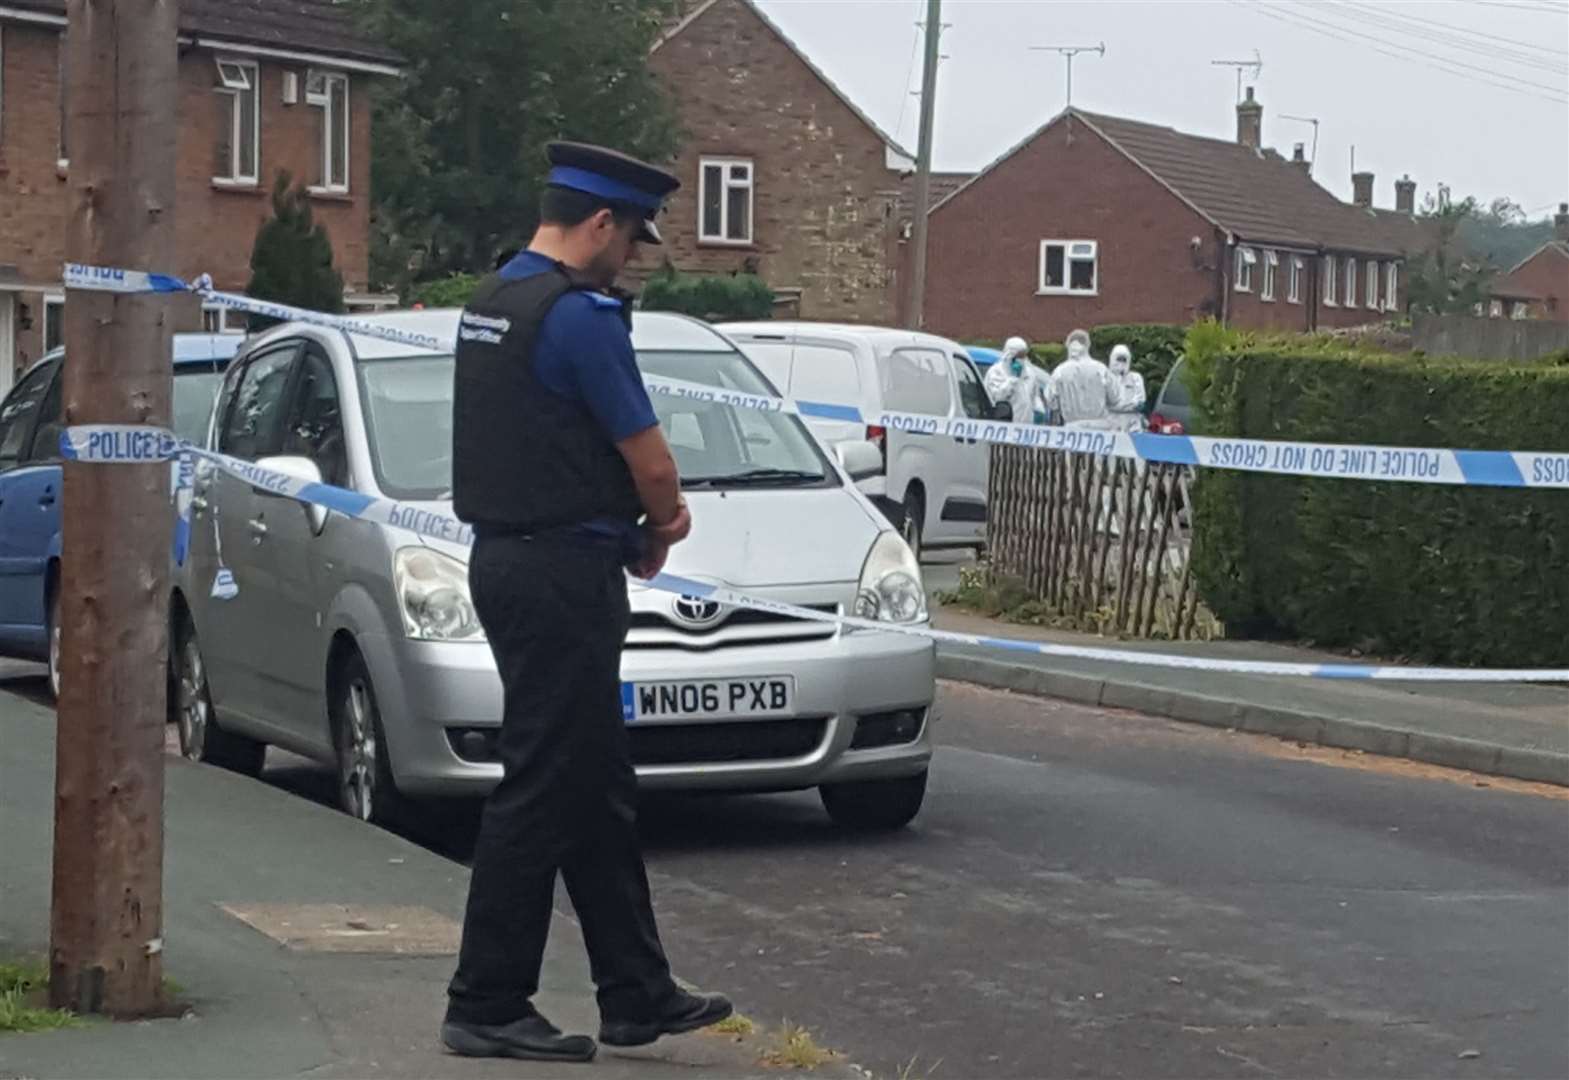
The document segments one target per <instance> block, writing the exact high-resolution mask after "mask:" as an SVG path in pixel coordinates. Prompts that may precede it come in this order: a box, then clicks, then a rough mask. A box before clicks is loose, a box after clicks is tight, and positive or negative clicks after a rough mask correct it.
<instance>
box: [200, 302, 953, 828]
mask: <svg viewBox="0 0 1569 1080" xmlns="http://www.w3.org/2000/svg"><path fill="white" fill-rule="evenodd" d="M457 317H458V315H457V312H455V311H445V312H406V313H399V314H394V315H386V316H379V317H377V319H376V321H378V322H381V323H384V324H386V325H392V326H398V327H402V328H405V329H408V330H413V331H416V332H418V333H423V334H427V335H431V336H433V337H435V338H436V339H437V340H440V341H450V340H452V339H453V338H454V336H455V332H456V327H457ZM633 340H634V343H635V345H636V347H637V351H638V360H639V363H640V364H641V365H642V367H643V370H644V371H645V372H647V373H650V374H655V375H662V376H665V377H668V378H673V379H683V380H687V381H690V382H698V383H705V384H708V385H711V386H717V387H724V388H728V389H733V390H737V391H742V392H746V393H763V394H771V393H774V392H775V390H774V388H773V387H772V386H771V385H770V384H769V383H768V382H767V380H765V379H764V378H763V376H762V375H761V374H759V373H758V371H757V370H756V369H755V368H754V367H753V366H752V364H751V363H750V362H749V361H748V360H747V359H746V358H745V357H744V356H743V355H742V354H741V353H740V352H739V351H737V350H736V348H735V347H734V346H733V345H731V343H730V342H729V341H728V340H726V339H725V338H724V337H723V336H721V335H720V334H719V333H717V332H716V331H715V330H713V329H712V328H711V327H709V326H707V325H705V324H703V323H700V322H697V321H695V320H691V319H685V318H682V317H679V316H674V315H662V314H652V313H639V314H638V315H637V317H636V320H635V322H634V328H633ZM452 368H453V358H452V356H451V354H450V353H444V354H439V355H432V354H430V353H429V352H427V351H421V350H419V349H416V348H410V347H407V346H402V345H394V344H389V343H387V342H386V341H382V340H380V339H375V338H367V337H361V336H357V335H356V336H350V335H347V334H344V333H341V332H339V331H334V330H325V329H321V328H318V327H312V326H305V325H297V324H294V325H286V326H282V327H279V328H277V329H275V330H272V331H270V332H269V333H267V334H265V335H263V336H261V337H258V338H256V339H255V340H253V341H252V342H249V343H247V346H246V349H245V351H244V352H243V353H242V354H241V355H240V356H239V357H237V358H236V359H235V360H234V362H233V363H232V365H231V366H230V368H229V373H228V376H227V378H226V379H225V382H224V386H223V389H222V391H221V393H220V394H219V395H218V398H217V401H216V402H215V405H214V412H213V417H212V422H211V425H210V428H209V434H208V439H209V445H211V446H213V447H215V448H216V449H218V450H219V451H222V452H223V453H225V454H228V455H231V456H233V457H235V458H240V459H243V460H245V461H251V462H255V463H257V464H259V465H263V466H266V467H268V468H271V469H274V470H277V471H279V472H284V473H288V474H290V475H293V476H299V477H304V478H307V479H309V480H313V481H315V480H320V481H324V482H325V483H327V484H332V485H336V486H339V487H342V488H347V489H350V490H351V491H353V492H356V493H359V494H360V495H365V496H382V497H387V498H392V499H398V500H402V501H404V502H407V503H409V504H412V505H414V506H415V507H417V508H420V509H425V510H429V511H433V512H436V513H441V514H450V513H451V501H450V500H451V491H450V484H451V447H452V374H453V373H452ZM654 403H655V408H656V410H657V411H658V414H659V419H660V423H661V424H662V426H663V428H664V431H665V434H666V437H667V438H668V440H669V442H670V445H671V448H672V450H673V451H674V454H675V457H676V461H677V463H678V465H679V466H680V469H681V473H682V476H683V478H684V486H685V489H686V492H687V497H688V501H689V502H690V504H691V507H692V517H693V521H694V525H693V530H692V534H691V537H690V539H688V541H687V542H686V543H684V544H681V545H680V546H678V547H677V548H675V549H674V551H673V553H672V556H671V560H670V565H669V567H667V569H668V570H669V571H670V572H671V573H674V574H680V575H682V576H685V577H688V578H694V579H698V580H702V581H705V582H710V583H718V584H723V585H726V586H730V587H732V588H734V589H738V590H743V591H746V592H750V593H753V594H756V595H759V596H763V597H767V598H770V599H773V600H778V601H786V602H788V603H790V604H794V605H798V606H801V607H805V608H811V609H814V610H816V611H820V612H832V613H840V612H843V613H854V614H857V615H860V616H863V617H867V618H872V619H876V620H880V621H888V622H890V623H904V624H910V625H924V623H925V622H926V619H927V612H926V602H925V594H924V590H923V588H922V583H921V579H920V569H919V567H918V566H917V565H916V563H915V560H914V559H913V557H912V556H911V553H910V550H909V548H908V547H907V546H906V545H905V543H904V541H903V540H901V539H900V538H899V536H898V535H897V534H896V533H894V532H892V531H890V529H889V526H888V524H887V522H886V520H885V519H884V518H883V516H882V515H881V514H879V513H878V512H877V510H876V509H875V508H873V507H872V505H871V504H870V503H868V502H867V500H866V499H865V497H864V496H862V495H861V494H860V493H858V492H857V491H856V490H855V487H854V485H853V484H852V483H851V482H850V480H849V472H850V471H856V470H859V469H861V468H865V467H868V466H869V465H871V464H875V463H876V461H877V459H878V454H877V450H876V448H875V447H873V446H871V445H869V444H859V443H849V444H844V445H840V446H838V447H835V448H833V449H832V451H825V449H824V448H823V447H822V446H820V445H819V444H818V443H817V442H816V441H815V440H814V439H813V438H812V436H811V435H810V434H809V433H808V432H807V430H806V428H805V427H804V426H803V425H802V424H801V423H800V422H799V421H798V420H796V419H795V418H793V417H790V416H788V415H783V414H774V413H766V412H759V411H755V410H745V409H736V408H732V407H731V406H729V405H724V404H717V403H712V402H703V401H698V400H695V399H692V398H681V397H674V396H664V395H656V396H655V402H654ZM517 467H518V468H527V467H528V463H527V462H518V463H517ZM847 470H848V471H847ZM353 501H354V500H353V499H352V498H348V499H345V500H343V501H340V503H339V509H328V508H324V507H322V506H316V505H306V504H304V503H300V502H297V501H294V500H292V499H289V498H284V497H280V496H278V495H277V494H275V493H273V492H271V491H268V490H266V489H264V488H259V487H253V486H252V485H251V484H249V483H247V482H245V481H243V480H240V479H237V478H236V477H235V476H233V475H231V474H229V473H225V472H222V471H220V470H218V469H216V468H214V467H213V466H211V465H210V464H203V465H201V466H199V467H198V470H197V476H196V484H195V492H194V496H193V507H194V515H195V518H194V525H193V529H192V538H191V553H190V557H189V559H188V560H187V562H186V564H185V566H184V567H183V568H182V570H181V571H180V577H179V579H178V583H177V584H178V588H177V592H176V596H175V602H174V606H173V609H172V615H171V618H172V619H173V626H172V628H171V635H172V636H171V642H172V644H171V653H172V657H173V662H172V665H171V667H172V679H173V685H172V687H171V692H172V694H173V698H172V700H173V702H174V709H173V711H174V713H175V717H176V720H177V722H178V725H179V732H180V744H181V747H182V749H183V751H184V753H185V755H186V756H187V757H189V758H191V759H193V760H197V761H205V762H211V763H214V764H217V765H222V766H225V767H228V768H231V769H236V770H239V771H242V772H248V773H253V774H254V773H255V772H258V771H259V770H260V768H261V765H262V760H263V756H264V754H265V749H266V747H267V745H269V744H271V745H276V746H280V747H284V748H287V749H289V750H292V751H294V752H296V753H300V754H304V755H307V756H309V757H313V758H317V759H319V760H321V761H323V762H330V763H332V764H333V765H335V766H336V768H337V774H338V779H339V792H340V800H341V803H342V805H343V808H344V809H345V810H346V811H348V812H349V813H351V814H354V815H356V816H358V817H360V818H363V819H366V820H376V821H381V820H385V819H386V818H387V817H388V816H389V815H390V814H392V813H393V812H394V811H395V809H396V807H397V804H398V803H399V801H400V800H401V799H404V798H406V797H408V796H462V795H480V794H483V793H484V792H486V791H487V790H489V788H490V787H491V786H492V785H493V784H494V783H495V782H496V781H497V779H498V778H499V777H500V775H501V766H500V764H499V762H498V759H497V756H496V738H497V734H498V725H499V723H500V719H501V682H500V679H499V678H498V676H497V674H496V669H495V664H494V662H493V660H492V659H491V654H490V649H489V648H488V647H487V645H486V643H485V640H484V637H483V631H482V630H481V628H480V625H479V621H478V619H477V618H476V616H475V613H474V608H473V606H472V604H471V603H470V599H469V591H468V572H467V565H466V559H467V555H468V552H467V549H466V548H464V547H461V546H459V545H455V544H451V543H444V542H441V541H439V540H434V539H429V538H425V537H421V536H419V535H416V534H415V533H412V532H408V531H404V530H402V529H399V528H394V527H391V526H387V525H381V524H377V523H373V522H370V521H366V520H363V519H359V518H355V517H350V516H347V515H346V513H345V512H344V511H352V509H353ZM359 501H361V502H363V500H359ZM628 587H629V589H630V590H631V602H632V628H631V631H630V633H629V635H628V638H627V643H626V652H625V658H624V660H623V663H622V678H623V680H624V685H623V689H622V701H623V708H624V713H625V719H626V723H627V725H628V727H629V729H630V733H631V744H632V751H633V756H634V760H635V763H636V765H637V771H638V775H639V777H640V778H641V780H642V782H643V783H644V784H645V785H646V786H649V787H653V786H660V787H681V788H710V789H731V790H748V791H783V790H791V789H802V788H810V787H817V788H820V789H821V794H822V799H823V803H824V805H825V806H826V808H827V810H828V812H829V813H830V815H831V816H832V817H833V818H834V819H835V820H836V821H839V822H841V823H844V824H847V825H852V826H857V827H871V828H897V827H899V826H902V825H904V824H905V823H907V822H908V821H910V819H911V818H913V817H914V816H915V814H916V813H917V812H918V811H919V809H920V805H921V800H922V797H923V795H924V792H925V789H926V775H927V765H928V762H929V761H930V758H931V753H932V743H931V735H930V719H931V708H932V699H933V696H934V692H935V683H934V676H933V648H932V645H931V644H930V643H929V642H928V641H924V640H922V639H920V638H917V637H912V636H909V635H903V634H897V633H889V632H880V631H875V630H855V629H844V628H841V627H840V626H838V625H837V624H834V623H828V622H818V621H810V620H804V619H799V618H789V617H783V616H781V615H778V614H774V613H770V612H764V611H759V610H753V609H743V608H731V607H726V606H720V605H717V604H714V603H712V602H710V601H706V600H703V599H701V598H696V597H681V596H675V595H671V594H668V593H664V592H660V591H656V590H653V589H650V588H648V587H646V586H644V585H642V584H641V583H639V582H636V581H630V582H629V586H628ZM539 677H540V678H541V679H548V678H550V677H551V673H550V672H548V671H541V672H540V673H539Z"/></svg>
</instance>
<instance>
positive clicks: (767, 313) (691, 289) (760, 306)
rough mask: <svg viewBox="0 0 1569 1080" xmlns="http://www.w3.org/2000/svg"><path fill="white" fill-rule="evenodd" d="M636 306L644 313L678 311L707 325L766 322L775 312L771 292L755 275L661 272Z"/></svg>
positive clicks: (646, 288) (648, 286)
mask: <svg viewBox="0 0 1569 1080" xmlns="http://www.w3.org/2000/svg"><path fill="white" fill-rule="evenodd" d="M639 306H640V307H642V308H643V309H644V310H646V311H678V312H681V313H682V314H684V315H693V316H696V317H697V318H699V319H707V320H709V321H710V322H723V321H726V320H744V319H767V318H770V317H772V315H773V312H774V291H773V290H772V289H770V288H769V287H768V285H767V284H766V283H765V282H764V281H763V279H762V278H760V277H758V276H757V275H756V274H734V275H730V274H721V275H713V276H706V277H705V276H700V275H696V274H681V273H675V272H672V271H664V272H661V273H658V274H655V275H654V276H653V277H651V278H649V279H648V282H647V284H645V285H644V286H643V293H642V296H641V297H640V298H639Z"/></svg>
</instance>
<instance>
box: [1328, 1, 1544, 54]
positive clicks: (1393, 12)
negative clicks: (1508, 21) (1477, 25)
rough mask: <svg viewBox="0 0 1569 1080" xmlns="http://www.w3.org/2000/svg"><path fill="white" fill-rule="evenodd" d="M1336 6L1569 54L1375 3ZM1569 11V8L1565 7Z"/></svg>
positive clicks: (1506, 42)
mask: <svg viewBox="0 0 1569 1080" xmlns="http://www.w3.org/2000/svg"><path fill="white" fill-rule="evenodd" d="M1335 6H1336V7H1349V8H1360V9H1361V10H1363V11H1365V12H1368V13H1369V14H1374V13H1376V14H1378V15H1380V16H1382V17H1384V18H1386V19H1394V20H1398V21H1400V22H1406V23H1412V24H1414V25H1417V26H1430V27H1432V28H1433V29H1435V30H1442V31H1449V32H1451V33H1454V34H1458V35H1461V36H1465V37H1476V38H1485V39H1486V40H1488V41H1496V42H1500V43H1501V44H1504V45H1515V46H1518V47H1520V48H1522V49H1532V50H1535V51H1537V52H1544V53H1550V54H1552V55H1554V56H1569V49H1557V48H1554V47H1553V46H1551V45H1538V44H1537V43H1536V42H1533V41H1521V40H1520V39H1519V38H1508V37H1501V36H1499V35H1498V34H1489V33H1487V32H1486V31H1485V30H1473V29H1471V28H1470V27H1469V26H1456V25H1455V24H1454V23H1445V22H1439V21H1438V20H1437V19H1424V18H1420V17H1419V16H1416V15H1404V14H1401V12H1400V11H1399V10H1398V9H1396V8H1392V7H1377V6H1375V5H1373V4H1365V3H1348V2H1340V3H1336V4H1335ZM1565 12H1566V13H1569V8H1565Z"/></svg>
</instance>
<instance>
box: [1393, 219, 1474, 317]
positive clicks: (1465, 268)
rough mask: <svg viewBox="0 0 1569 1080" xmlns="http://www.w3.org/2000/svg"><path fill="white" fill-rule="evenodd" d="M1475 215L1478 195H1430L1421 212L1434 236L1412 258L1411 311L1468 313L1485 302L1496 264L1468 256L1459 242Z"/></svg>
mask: <svg viewBox="0 0 1569 1080" xmlns="http://www.w3.org/2000/svg"><path fill="white" fill-rule="evenodd" d="M1476 215H1477V203H1476V200H1475V199H1469V198H1468V199H1462V200H1461V201H1460V202H1449V201H1447V200H1444V201H1437V200H1434V199H1432V198H1431V197H1429V199H1428V201H1427V203H1426V205H1424V207H1423V210H1422V216H1423V217H1424V218H1427V219H1428V220H1429V222H1430V224H1429V228H1430V229H1431V230H1432V231H1431V236H1432V240H1431V242H1430V243H1429V245H1428V249H1427V250H1426V251H1424V252H1422V253H1421V254H1420V255H1418V256H1417V257H1416V258H1414V259H1412V260H1411V264H1410V267H1409V272H1410V278H1411V284H1410V288H1409V290H1408V292H1407V295H1408V297H1409V301H1408V304H1409V308H1410V310H1411V311H1427V312H1433V313H1435V314H1440V315H1442V314H1450V313H1468V312H1470V311H1471V310H1472V309H1473V308H1475V306H1476V305H1477V304H1479V303H1481V302H1482V300H1483V298H1484V297H1485V295H1486V293H1487V283H1488V281H1489V279H1490V278H1491V277H1492V273H1493V268H1492V267H1491V266H1490V265H1489V264H1488V263H1486V262H1485V261H1482V260H1479V259H1476V258H1475V257H1468V256H1467V253H1466V251H1465V248H1464V247H1463V246H1462V244H1461V242H1460V230H1461V227H1462V226H1463V225H1464V224H1465V223H1466V222H1467V221H1469V220H1471V219H1472V218H1474V217H1475V216H1476Z"/></svg>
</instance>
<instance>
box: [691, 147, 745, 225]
mask: <svg viewBox="0 0 1569 1080" xmlns="http://www.w3.org/2000/svg"><path fill="white" fill-rule="evenodd" d="M735 165H744V166H746V179H745V180H744V181H742V180H736V179H734V178H733V177H731V175H730V169H731V167H732V166H735ZM712 168H717V169H718V170H719V232H718V233H710V232H708V222H707V221H706V220H705V217H706V215H705V214H704V213H703V207H705V206H707V205H708V170H709V169H712ZM736 188H744V189H745V190H746V235H745V236H744V237H734V236H731V235H730V192H731V191H733V190H735V189H736ZM756 218H757V165H756V164H755V163H754V162H753V161H752V159H751V158H744V157H717V156H716V157H709V156H706V155H705V156H703V157H700V158H698V160H697V240H698V243H700V244H727V245H729V246H731V247H748V246H750V245H751V243H752V224H753V222H754V221H755V220H756Z"/></svg>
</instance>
